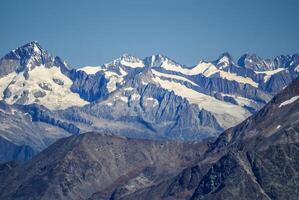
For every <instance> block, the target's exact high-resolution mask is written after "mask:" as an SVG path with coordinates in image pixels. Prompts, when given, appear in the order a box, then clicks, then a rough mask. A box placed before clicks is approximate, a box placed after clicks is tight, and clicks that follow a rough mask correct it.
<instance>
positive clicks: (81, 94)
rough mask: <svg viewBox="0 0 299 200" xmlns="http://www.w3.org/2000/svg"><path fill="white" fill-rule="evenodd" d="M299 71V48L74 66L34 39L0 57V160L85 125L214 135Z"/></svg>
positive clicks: (147, 135) (128, 133)
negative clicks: (183, 60) (271, 53)
mask: <svg viewBox="0 0 299 200" xmlns="http://www.w3.org/2000/svg"><path fill="white" fill-rule="evenodd" d="M298 73H299V54H294V55H285V56H284V55H281V56H278V57H275V58H274V59H263V58H260V57H258V56H257V55H254V54H244V55H243V56H241V57H240V58H239V59H238V60H237V61H235V60H234V59H233V58H232V56H231V55H229V54H228V53H224V54H222V55H220V57H219V58H218V59H216V60H214V61H200V62H199V63H198V64H197V65H196V66H192V67H187V66H184V65H181V64H179V63H177V62H175V61H173V60H171V59H170V58H168V57H166V56H163V55H153V56H149V57H146V58H144V59H140V58H137V57H135V56H132V55H129V54H124V55H122V56H121V57H119V58H117V59H115V60H114V61H112V62H110V63H108V64H104V65H101V66H87V67H81V68H71V67H69V66H68V65H67V63H66V62H65V61H63V60H62V59H61V58H59V57H57V56H52V55H51V54H50V53H48V51H46V50H45V49H44V48H42V46H41V45H40V44H39V43H38V42H35V41H34V42H30V43H28V44H25V45H23V46H21V47H19V48H17V49H14V50H12V51H11V52H9V53H8V54H6V55H5V56H4V57H3V58H1V59H0V98H1V102H0V124H1V126H0V139H1V141H3V143H4V144H5V145H2V147H1V148H3V151H1V153H0V154H1V155H0V158H1V159H0V161H1V162H4V161H9V160H19V161H21V162H23V161H27V160H28V159H30V158H31V157H32V156H33V155H35V154H36V153H37V152H40V151H41V150H43V149H45V148H46V147H48V146H49V145H50V144H52V143H53V142H55V141H56V140H57V139H59V138H63V137H67V136H71V135H78V134H81V133H85V132H105V133H109V134H113V135H119V136H125V137H129V138H140V139H153V140H161V141H163V140H184V141H191V140H204V139H206V138H213V137H214V138H215V137H217V136H218V135H219V134H220V133H221V132H223V131H224V130H226V129H227V128H230V127H233V126H235V125H237V124H239V123H240V122H242V121H243V120H245V119H246V118H248V117H250V116H251V115H252V114H255V113H256V112H257V111H259V110H260V109H261V108H262V107H263V106H264V105H266V103H267V102H269V101H270V100H271V99H272V98H273V97H274V95H276V94H277V93H279V92H280V91H281V90H282V89H283V88H285V87H286V86H287V85H288V84H289V83H291V82H292V81H293V80H295V78H296V77H297V76H298ZM24 149H26V150H24Z"/></svg>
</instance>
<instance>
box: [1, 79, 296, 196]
mask: <svg viewBox="0 0 299 200" xmlns="http://www.w3.org/2000/svg"><path fill="white" fill-rule="evenodd" d="M298 94H299V78H298V79H296V80H295V81H294V82H292V84H291V85H289V86H288V87H286V88H285V89H284V90H283V91H282V92H281V93H279V94H278V95H276V96H275V97H274V98H273V99H272V100H271V101H270V102H269V103H268V104H267V105H266V106H265V107H263V108H262V109H261V110H260V111H259V112H258V113H256V114H254V115H253V116H251V117H249V118H248V119H246V120H245V121H243V122H242V123H240V124H239V125H237V126H235V127H232V128H230V129H228V130H226V131H225V132H223V133H222V134H221V135H220V136H219V137H218V138H217V139H216V140H215V141H207V143H206V142H201V143H200V142H192V143H182V142H170V141H168V142H166V141H164V142H163V141H160V142H158V141H150V140H141V139H129V138H125V137H117V136H112V135H107V134H96V133H86V134H81V135H78V136H71V137H68V138H63V139H60V140H59V141H57V142H56V143H54V144H53V145H51V146H50V147H49V148H47V149H46V150H44V151H43V152H41V153H40V154H38V155H37V156H36V157H34V158H33V159H32V160H30V161H28V162H27V163H26V164H25V165H23V166H20V165H16V164H15V163H13V162H11V163H6V164H3V165H1V167H0V169H1V170H2V171H1V172H0V178H1V186H0V194H1V196H0V197H1V198H2V199H52V198H55V199H192V200H194V199H294V200H295V199H298V197H299V189H298V188H299V159H298V153H299V134H298V133H299V121H298V119H299V118H298V116H299V95H298Z"/></svg>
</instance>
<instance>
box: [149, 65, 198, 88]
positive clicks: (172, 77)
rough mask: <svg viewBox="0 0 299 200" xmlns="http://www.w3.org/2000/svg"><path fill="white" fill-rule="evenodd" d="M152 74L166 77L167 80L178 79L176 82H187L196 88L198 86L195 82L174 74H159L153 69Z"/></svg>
mask: <svg viewBox="0 0 299 200" xmlns="http://www.w3.org/2000/svg"><path fill="white" fill-rule="evenodd" d="M152 72H153V74H154V75H156V76H159V77H165V78H171V79H176V80H180V81H185V82H188V83H191V84H192V85H194V86H198V85H197V84H196V83H194V82H193V81H190V80H189V79H187V78H185V77H182V76H178V75H173V74H166V73H161V72H158V71H156V70H154V69H152Z"/></svg>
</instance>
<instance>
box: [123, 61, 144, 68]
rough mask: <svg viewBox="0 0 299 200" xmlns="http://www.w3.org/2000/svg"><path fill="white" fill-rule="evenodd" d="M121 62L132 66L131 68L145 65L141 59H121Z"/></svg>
mask: <svg viewBox="0 0 299 200" xmlns="http://www.w3.org/2000/svg"><path fill="white" fill-rule="evenodd" d="M120 64H122V65H124V66H127V67H131V68H138V67H144V64H143V62H142V61H141V60H140V61H136V62H128V61H125V60H121V61H120Z"/></svg>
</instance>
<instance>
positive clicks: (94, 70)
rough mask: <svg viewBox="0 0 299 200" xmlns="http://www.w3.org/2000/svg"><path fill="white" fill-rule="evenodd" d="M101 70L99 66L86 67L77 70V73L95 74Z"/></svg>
mask: <svg viewBox="0 0 299 200" xmlns="http://www.w3.org/2000/svg"><path fill="white" fill-rule="evenodd" d="M101 70H103V69H102V68H101V67H100V66H86V67H82V68H80V69H78V71H84V72H85V73H86V74H96V73H97V72H99V71H101Z"/></svg>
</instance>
